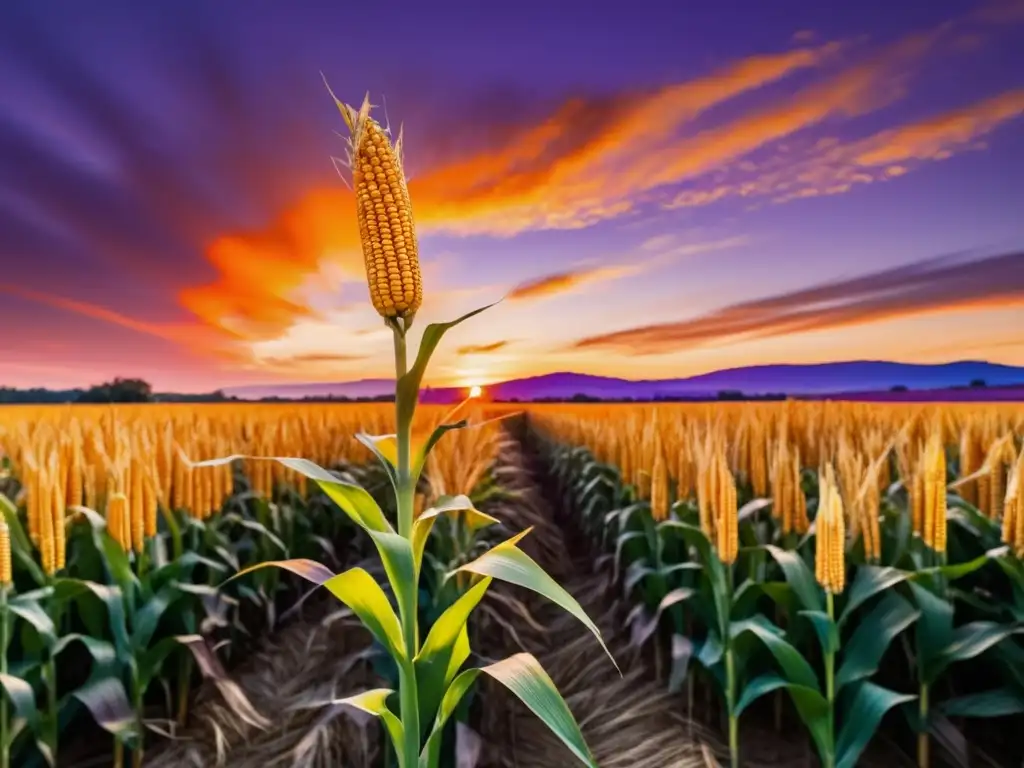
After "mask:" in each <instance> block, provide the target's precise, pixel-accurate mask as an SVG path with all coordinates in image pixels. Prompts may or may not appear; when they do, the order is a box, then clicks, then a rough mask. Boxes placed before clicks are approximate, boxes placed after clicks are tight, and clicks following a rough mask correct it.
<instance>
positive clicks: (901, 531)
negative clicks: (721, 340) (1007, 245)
mask: <svg viewBox="0 0 1024 768" xmlns="http://www.w3.org/2000/svg"><path fill="white" fill-rule="evenodd" d="M531 421H532V424H533V425H534V432H535V434H537V435H538V438H537V439H538V440H539V441H540V444H541V445H542V447H543V450H544V452H545V453H546V455H547V457H548V459H549V461H550V465H551V467H552V472H553V475H554V478H555V480H556V486H557V487H558V488H559V489H560V493H561V494H562V498H561V502H562V503H563V504H564V505H565V506H566V507H567V508H569V509H571V510H574V511H575V512H576V519H577V520H578V524H579V526H580V527H581V529H582V530H583V532H585V533H586V534H587V535H588V536H589V537H590V538H591V539H592V541H593V542H594V543H595V545H596V546H598V547H600V548H602V549H604V550H605V551H606V553H607V554H606V556H605V557H606V560H607V563H608V567H609V568H610V569H611V571H612V575H613V577H614V579H615V582H616V583H617V584H618V585H619V586H620V587H621V589H622V590H623V591H624V593H625V595H626V597H628V598H630V599H632V600H634V601H635V605H636V607H635V608H634V610H633V611H632V613H631V614H630V616H629V618H628V621H629V623H630V625H631V628H632V634H633V641H634V644H635V645H636V646H637V647H638V648H642V647H648V646H650V647H652V648H653V649H654V652H655V659H656V662H657V666H658V667H660V668H661V672H662V674H664V675H665V676H666V677H667V678H668V684H669V685H670V686H671V687H672V689H673V690H677V691H679V692H681V693H683V695H684V696H685V702H686V703H685V705H684V706H686V707H687V708H688V710H689V714H690V715H691V716H693V715H694V713H695V708H699V705H696V704H695V702H694V698H695V691H696V690H708V689H711V690H717V691H718V693H719V694H720V697H721V704H722V709H723V711H724V715H725V717H724V720H725V722H724V730H725V732H726V734H727V736H726V738H727V740H728V744H729V749H730V753H731V756H732V764H733V765H734V766H737V765H740V764H741V745H742V734H741V722H742V718H743V715H744V713H746V712H747V711H748V709H750V708H751V707H753V708H755V709H757V708H762V709H764V710H765V715H766V716H767V715H768V714H769V713H771V714H772V715H774V717H775V720H776V727H781V722H782V719H783V718H784V717H786V716H795V717H796V718H798V719H799V721H800V722H801V723H802V724H803V727H804V728H805V730H806V733H807V734H808V735H809V737H810V738H809V742H810V744H811V745H812V746H813V749H814V751H815V752H816V753H817V755H818V757H819V759H820V761H821V763H822V765H825V766H830V767H832V766H838V767H840V768H850V767H851V766H854V765H858V764H859V761H860V760H861V759H862V757H863V754H864V750H865V749H866V748H867V746H868V744H869V742H870V741H871V740H872V739H873V737H874V736H875V734H876V732H877V730H878V728H879V726H880V724H881V723H882V720H883V718H885V717H886V715H887V714H888V713H890V712H895V711H899V712H900V713H902V721H903V722H904V723H905V725H906V727H905V728H904V729H899V728H898V727H896V725H895V723H898V722H899V721H900V717H899V716H898V715H895V714H894V715H893V718H890V720H894V727H893V729H891V730H892V731H893V732H895V733H896V734H897V736H898V734H900V733H902V734H904V736H905V737H907V738H909V736H910V735H912V736H913V742H914V745H913V747H910V749H908V751H914V752H916V758H917V763H918V765H919V766H921V768H926V766H929V765H931V764H932V760H933V753H934V751H935V749H934V747H935V744H936V743H939V745H940V747H941V751H942V757H943V759H952V760H954V761H955V762H959V763H960V764H962V765H967V764H969V761H970V750H969V748H968V746H967V740H966V738H965V736H964V734H963V732H962V728H963V727H964V725H965V724H966V723H968V722H969V721H970V720H971V719H976V718H993V717H1004V716H1014V715H1019V714H1021V713H1024V686H1022V685H1021V680H1022V678H1024V672H1022V669H1024V667H1021V665H1020V662H1021V660H1022V658H1024V656H1022V653H1024V648H1022V646H1021V644H1020V640H1019V637H1020V634H1021V630H1022V629H1024V623H1022V619H1024V614H1022V613H1021V610H1020V607H1021V596H1022V595H1024V591H1022V587H1024V582H1022V580H1021V579H1022V576H1024V565H1022V563H1021V560H1020V559H1019V555H1020V554H1021V553H1022V551H1024V519H1022V515H1021V510H1022V508H1024V449H1022V448H1021V446H1020V435H1021V426H1022V423H1024V408H1021V407H1020V406H1012V407H1001V408H987V407H983V406H977V407H974V408H964V407H931V408H923V407H915V408H911V407H898V408H891V407H874V406H860V405H836V404H828V405H823V404H799V403H787V404H780V405H775V404H773V405H748V406H733V407H728V408H714V409H712V408H710V407H705V406H658V407H657V408H653V407H649V406H632V407H606V406H592V407H591V408H590V409H589V410H588V409H587V408H584V407H570V406H563V407H551V408H547V407H542V408H534V409H533V412H532V414H531ZM666 659H667V661H666ZM786 694H788V699H789V701H790V702H791V705H790V706H789V707H785V706H784V704H785V701H784V699H783V696H784V695H786ZM955 724H958V725H960V726H961V727H960V728H958V727H957V725H955ZM908 746H909V745H908Z"/></svg>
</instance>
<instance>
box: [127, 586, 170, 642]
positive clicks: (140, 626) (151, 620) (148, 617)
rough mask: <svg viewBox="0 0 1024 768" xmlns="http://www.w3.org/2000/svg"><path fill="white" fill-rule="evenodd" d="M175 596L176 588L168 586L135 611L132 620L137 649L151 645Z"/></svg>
mask: <svg viewBox="0 0 1024 768" xmlns="http://www.w3.org/2000/svg"><path fill="white" fill-rule="evenodd" d="M175 598H176V595H175V590H173V589H171V588H170V587H166V588H164V589H161V590H160V591H159V592H157V593H156V594H155V595H153V596H152V597H151V598H149V600H147V601H146V602H145V603H144V604H143V605H142V606H141V607H140V608H139V609H138V611H136V612H135V616H134V618H133V620H132V624H133V626H132V646H133V647H134V648H135V649H136V650H142V649H144V648H146V647H148V646H149V641H150V640H152V638H153V633H154V632H156V628H157V625H159V623H160V619H161V617H162V616H163V615H164V613H165V612H166V611H167V609H168V608H169V607H170V605H171V604H172V603H173V602H174V600H175Z"/></svg>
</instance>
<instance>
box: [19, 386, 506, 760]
mask: <svg viewBox="0 0 1024 768" xmlns="http://www.w3.org/2000/svg"><path fill="white" fill-rule="evenodd" d="M470 410H471V411H472V410H473V409H470ZM442 415H443V413H442V412H441V411H440V410H438V409H431V408H422V409H421V411H420V413H419V414H418V420H417V422H416V425H417V427H416V428H417V430H418V432H420V433H422V432H428V431H429V430H430V429H431V428H432V426H433V425H434V424H435V423H436V422H437V421H438V419H439V418H440V417H441V416H442ZM393 416H394V406H393V405H391V404H379V405H378V404H370V405H359V406H352V405H342V406H332V405H316V406H294V405H289V406H281V405H262V404H260V405H222V404H218V405H200V406H193V405H189V406H185V405H181V406H151V405H140V406H121V405H119V406H116V407H115V406H73V407H55V406H42V407H6V408H4V409H2V410H0V451H2V454H0V455H2V457H3V477H2V478H0V492H2V494H0V508H2V511H3V518H2V520H3V522H2V523H0V599H2V601H3V604H2V608H0V617H2V618H0V648H2V649H3V650H4V654H3V668H2V669H0V680H2V682H3V686H4V689H5V692H6V698H4V697H0V699H2V702H0V730H2V732H0V760H2V765H3V766H4V768H7V766H10V765H14V766H32V765H47V764H48V765H58V764H59V765H77V764H78V763H77V762H75V760H77V759H79V758H80V757H81V755H80V754H78V747H79V746H80V743H81V742H82V741H89V739H88V738H83V737H81V736H80V735H79V737H78V738H77V739H76V738H75V734H81V733H88V732H89V731H88V729H89V728H90V727H98V728H99V729H102V730H103V731H106V733H107V738H108V739H109V741H110V747H109V749H108V750H106V752H107V754H108V755H109V760H108V762H106V763H103V762H100V763H98V764H100V765H102V764H107V765H109V764H114V765H117V766H121V765H126V764H128V763H129V762H131V763H132V764H134V765H142V763H143V756H144V755H145V744H146V741H147V740H151V741H152V740H153V739H154V738H156V737H154V736H153V734H154V733H157V734H161V735H167V734H173V733H174V732H175V731H176V730H177V729H180V728H181V727H182V726H184V725H185V723H186V722H187V721H188V718H189V702H190V698H191V697H192V695H193V693H194V688H195V687H196V685H197V683H198V681H199V679H200V677H205V678H206V679H208V680H209V681H210V682H211V683H212V684H213V685H215V686H216V687H217V688H218V689H219V690H220V692H221V694H222V695H223V697H224V698H225V700H226V701H227V702H228V703H229V704H230V705H231V706H233V707H234V709H235V711H236V712H237V713H238V716H239V717H240V718H243V719H244V720H246V721H247V722H252V723H255V724H257V725H262V726H265V725H266V724H267V722H268V721H267V719H266V716H265V715H264V714H262V713H259V712H256V711H255V710H254V709H253V708H252V707H251V706H250V705H249V704H248V702H246V701H245V699H244V696H242V695H241V693H240V691H239V690H238V689H237V686H235V685H234V684H233V683H232V681H231V679H230V676H229V675H228V673H227V672H226V671H225V665H230V664H231V663H232V662H234V661H235V660H236V658H240V657H244V656H245V654H246V652H247V650H248V648H249V647H250V646H251V645H252V644H253V642H254V641H255V639H256V638H257V637H258V635H259V634H260V633H261V632H264V631H268V630H270V629H272V628H273V627H274V626H275V624H276V623H277V621H278V618H279V614H280V613H281V611H282V610H283V609H286V608H287V607H288V606H289V605H290V604H291V603H293V602H294V601H295V599H296V596H297V595H298V594H299V588H298V586H297V582H296V581H295V580H294V579H289V578H288V575H287V574H284V575H282V574H279V573H276V572H268V571H260V572H255V573H252V574H247V575H245V576H243V577H242V578H239V579H236V580H233V581H230V582H229V583H227V584H226V585H225V584H224V582H225V580H226V579H228V577H230V576H231V575H232V574H234V573H238V572H239V571H241V570H243V569H245V568H246V567H248V566H250V565H253V564H256V563H259V562H263V561H266V560H272V559H281V558H288V557H292V558H296V557H297V558H303V557H305V558H315V559H317V560H319V561H322V562H325V563H331V564H334V565H339V564H343V563H345V562H346V561H351V560H354V559H358V558H359V557H361V555H362V553H363V550H364V549H365V542H364V541H363V538H364V537H362V536H361V534H360V532H359V531H358V530H357V529H356V528H355V526H352V525H351V524H350V522H349V521H348V520H347V519H346V518H345V516H344V515H341V514H339V513H338V511H337V508H336V506H335V505H334V503H333V502H332V501H330V500H329V499H328V497H327V496H325V494H324V493H322V492H321V491H319V489H318V488H317V486H316V485H315V484H313V483H312V482H309V480H308V478H307V477H306V476H305V475H303V474H302V473H300V472H295V471H292V470H289V469H288V468H286V467H285V466H284V465H282V464H280V463H278V462H273V461H266V460H262V459H261V458H258V457H275V456H278V457H281V456H301V457H304V458H308V459H311V460H314V461H316V462H317V463H318V464H320V465H322V466H324V467H328V468H330V469H331V470H333V471H334V472H335V474H336V475H337V476H338V477H339V478H343V479H344V478H347V479H349V480H350V481H358V482H359V483H361V484H362V485H363V486H364V487H366V488H367V489H368V490H370V492H371V493H373V494H375V495H376V496H378V497H380V498H381V499H382V503H383V504H386V499H385V498H384V496H385V494H383V493H382V491H383V489H384V485H385V484H386V483H387V479H386V477H384V475H383V473H381V472H380V471H379V470H377V469H376V468H375V467H373V466H368V459H370V458H372V453H371V450H370V449H369V448H367V446H366V445H364V444H363V443H361V442H360V441H359V440H357V439H356V435H357V434H360V433H363V434H367V433H368V434H382V433H387V432H389V431H390V429H391V425H392V423H393V422H392V420H393ZM481 418H482V417H481ZM498 436H499V433H498V430H497V429H495V428H487V427H485V428H481V429H476V430H464V431H461V432H459V433H457V434H454V435H451V436H449V439H448V440H446V441H445V442H444V444H443V445H442V446H440V448H438V449H436V450H434V451H433V452H432V453H431V454H430V456H429V460H428V465H427V467H426V469H425V478H424V483H423V486H422V488H421V491H420V493H419V494H418V498H417V505H418V507H419V508H420V509H422V508H423V507H424V506H429V505H430V504H432V503H433V502H434V501H435V500H436V499H437V498H438V497H440V496H442V495H447V494H471V493H475V494H476V496H474V498H478V499H480V500H481V503H484V502H486V501H487V500H488V499H491V498H494V497H496V496H498V495H499V494H498V490H497V488H496V487H495V483H494V481H493V478H492V477H491V476H490V467H491V464H492V462H493V459H494V456H495V455H496V452H497V447H498ZM228 455H242V456H252V457H257V458H252V459H240V460H238V461H235V462H232V463H228V464H224V465H222V466H217V467H203V466H194V464H195V463H196V462H199V461H201V460H204V459H210V458H213V457H220V456H228ZM456 549H457V548H456ZM447 555H448V559H447V560H446V561H445V565H448V564H450V562H452V561H453V560H455V559H457V558H458V556H459V553H458V551H453V550H452V549H451V548H449V551H448V552H447ZM438 567H441V566H440V564H439V565H438ZM90 721H91V723H92V725H89V724H88V723H89V722H90ZM82 723H85V725H82ZM76 724H77V725H76ZM79 726H81V727H79ZM82 728H84V729H85V730H84V731H83V730H82ZM76 729H77V730H76ZM147 733H148V735H147ZM76 742H77V743H76Z"/></svg>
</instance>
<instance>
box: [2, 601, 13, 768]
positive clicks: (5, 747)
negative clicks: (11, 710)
mask: <svg viewBox="0 0 1024 768" xmlns="http://www.w3.org/2000/svg"><path fill="white" fill-rule="evenodd" d="M7 622H8V618H7V586H6V585H3V586H0V675H6V674H7V644H8V642H9V638H8V631H9V628H8V626H7ZM7 739H8V736H7V696H6V695H5V694H4V693H3V692H0V768H10V765H11V756H10V753H9V748H10V745H9V744H8V743H7Z"/></svg>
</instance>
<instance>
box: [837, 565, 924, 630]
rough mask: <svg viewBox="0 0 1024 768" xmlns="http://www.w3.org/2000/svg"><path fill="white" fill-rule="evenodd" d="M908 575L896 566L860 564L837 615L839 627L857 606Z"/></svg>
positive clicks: (903, 579) (908, 574) (908, 575)
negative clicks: (844, 603) (840, 611)
mask: <svg viewBox="0 0 1024 768" xmlns="http://www.w3.org/2000/svg"><path fill="white" fill-rule="evenodd" d="M909 577H910V573H909V572H907V571H901V570H899V569H898V568H888V567H885V568H883V567H879V566H877V565H862V566H860V567H859V568H858V569H857V575H856V576H854V578H853V583H852V584H851V585H850V588H849V589H848V590H847V592H846V605H845V606H844V607H843V612H842V613H841V614H840V615H839V622H838V623H839V626H840V628H842V626H843V624H844V623H845V622H846V620H847V619H848V618H850V616H852V615H853V612H854V611H855V610H856V609H857V608H858V607H860V606H861V605H863V604H864V603H865V602H867V601H868V600H870V599H871V598H872V597H874V596H875V595H877V594H878V593H879V592H884V591H885V590H887V589H889V588H890V587H893V586H895V585H897V584H899V583H900V582H902V581H905V580H906V579H907V578H909Z"/></svg>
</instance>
